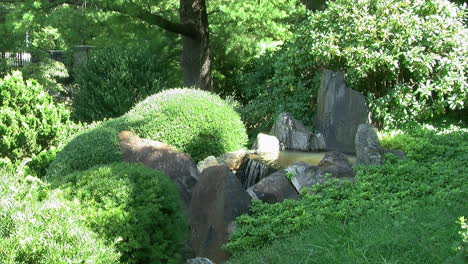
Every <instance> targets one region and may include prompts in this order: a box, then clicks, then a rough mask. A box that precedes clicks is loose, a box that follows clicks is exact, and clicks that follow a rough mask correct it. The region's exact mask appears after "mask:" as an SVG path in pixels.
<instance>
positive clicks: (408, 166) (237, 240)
mask: <svg viewBox="0 0 468 264" xmlns="http://www.w3.org/2000/svg"><path fill="white" fill-rule="evenodd" d="M382 143H383V145H384V146H385V147H390V148H397V149H402V150H404V151H405V152H406V153H407V159H406V160H399V159H397V158H396V157H395V156H392V155H387V156H386V160H385V162H384V164H383V165H381V166H360V167H357V168H356V178H355V182H354V184H350V183H346V184H340V183H338V181H328V182H326V183H325V184H322V185H316V186H314V187H313V188H312V193H313V194H303V195H302V198H301V200H298V201H286V202H283V203H279V204H273V205H270V204H264V203H255V204H254V205H253V207H252V209H251V210H252V214H251V215H243V216H241V217H239V218H238V219H237V220H236V222H237V230H236V232H235V233H234V234H233V235H232V236H231V239H230V241H229V243H228V244H227V245H226V248H227V249H228V250H229V251H230V252H231V253H233V254H234V255H242V254H243V253H244V252H247V251H251V252H253V251H256V250H257V249H258V248H261V247H263V246H265V245H269V244H271V243H272V242H273V241H278V240H279V239H280V238H283V237H287V236H290V235H291V234H298V233H302V232H306V231H307V230H316V232H318V231H317V230H321V229H322V228H317V227H322V226H326V225H327V224H329V223H338V224H336V225H335V224H331V225H335V226H337V227H338V226H339V228H346V230H349V229H354V230H355V231H353V232H358V231H356V230H358V229H359V225H357V226H356V225H355V226H351V224H353V223H359V222H360V221H363V222H365V221H366V220H365V219H370V218H373V216H372V215H374V216H375V215H376V214H377V215H378V214H383V215H384V216H385V220H386V221H387V222H389V223H391V225H399V224H401V225H404V228H401V229H400V227H398V226H397V227H391V226H390V227H388V229H387V230H397V231H398V232H400V233H398V236H403V235H404V233H408V234H410V232H409V231H408V229H410V230H412V231H411V234H412V235H415V236H416V235H417V234H418V233H419V232H421V231H420V229H418V228H416V227H414V229H411V227H412V226H413V225H414V224H415V223H414V222H412V220H411V219H412V217H413V216H412V215H414V214H415V213H416V212H418V213H417V214H416V215H417V217H418V219H424V215H423V214H422V213H423V212H424V210H426V209H427V210H429V208H432V209H434V212H437V211H440V212H442V211H444V212H452V213H437V214H434V215H433V216H434V217H433V218H427V217H426V220H425V221H421V223H420V224H421V225H422V226H423V227H424V228H425V229H427V230H428V232H429V230H431V231H430V232H432V231H434V230H438V229H440V230H439V231H440V232H439V231H437V232H436V231H434V232H433V233H431V234H432V235H431V236H429V237H425V239H423V240H418V241H413V243H414V244H415V245H413V246H414V247H416V246H417V247H419V248H423V247H425V246H427V243H428V241H432V240H434V241H445V242H447V241H449V242H447V243H449V244H444V246H443V248H442V247H440V245H438V246H436V244H434V242H431V244H432V245H434V250H433V252H439V253H441V252H443V254H442V255H441V256H434V255H433V256H432V257H434V259H437V260H439V259H440V258H443V257H447V256H449V255H451V254H452V253H453V252H450V248H451V246H452V244H451V242H450V241H452V240H453V237H451V238H446V237H438V236H441V234H444V235H446V234H454V233H456V232H454V231H453V228H456V225H455V220H456V219H457V218H458V216H459V215H457V214H463V213H466V212H467V210H468V208H467V207H466V202H465V200H466V197H467V196H468V185H467V182H466V179H465V178H466V175H468V168H467V167H466V166H465V164H466V161H467V158H468V157H467V155H466V153H467V152H468V129H467V128H463V127H459V126H454V125H448V124H445V125H444V126H443V127H434V126H430V125H426V126H422V127H418V128H412V129H407V130H405V131H404V132H403V131H390V132H387V133H384V134H383V139H382ZM432 209H431V210H432ZM382 212H383V213H382ZM429 219H431V220H429ZM441 223H444V224H441ZM348 224H349V225H348ZM375 228H377V229H378V225H376V227H375ZM366 232H369V233H372V232H375V233H376V234H377V233H378V232H380V230H375V231H372V230H367V231H366ZM389 232H390V231H389ZM321 234H322V233H317V236H320V235H321ZM379 234H380V233H379ZM322 235H326V234H322ZM298 236H299V235H298ZM341 239H343V238H342V237H336V238H330V239H327V241H328V243H331V242H330V241H335V240H336V241H341ZM368 239H369V241H368V244H366V245H370V244H372V243H375V244H379V243H381V242H379V241H380V240H379V239H381V238H379V236H377V235H376V236H375V237H371V236H369V238H368ZM370 239H375V241H371V240H370ZM344 240H346V239H344ZM313 241H316V240H313ZM348 241H349V240H348ZM445 242H444V243H445ZM311 243H312V242H311ZM336 243H338V244H340V245H343V243H342V242H333V243H331V244H336ZM344 243H348V242H346V241H345V242H344ZM356 243H357V242H356ZM405 243H406V242H405ZM409 244H410V242H408V245H409ZM366 245H364V246H363V248H365V246H366ZM389 246H390V247H391V248H394V249H395V250H399V252H398V254H400V255H402V254H407V253H408V254H410V253H409V252H410V250H409V249H404V248H402V247H398V245H397V244H391V245H389ZM437 247H439V249H437V250H435V248H437ZM347 248H348V247H347ZM348 249H350V250H358V249H359V247H357V246H356V247H354V245H350V246H349V248H348ZM317 252H318V251H317ZM352 252H353V253H356V251H352ZM376 252H377V253H378V252H382V254H384V253H383V251H379V249H378V248H377V249H376V250H375V251H374V253H372V254H377V253H376ZM424 252H425V253H424V254H426V253H430V251H424ZM385 254H386V255H382V257H384V258H386V259H387V258H388V259H392V257H393V256H391V254H392V252H391V251H388V252H387V253H385ZM411 254H415V253H414V252H412V251H411ZM424 254H419V253H418V254H415V255H414V256H415V257H414V258H413V257H411V258H408V259H406V260H405V261H399V262H402V263H407V262H414V261H409V260H414V259H415V258H421V259H429V258H426V257H423V255H424ZM434 254H438V253H434ZM365 256H366V257H367V255H365ZM372 257H378V255H375V256H374V255H373V256H372ZM289 262H295V261H289ZM323 262H324V263H329V262H331V263H334V262H341V261H338V260H336V259H335V260H334V261H331V260H330V259H328V260H327V261H325V260H323ZM351 262H353V261H351ZM370 262H373V261H370ZM395 262H396V261H395ZM435 262H437V263H440V262H439V261H435ZM276 263H280V262H276Z"/></svg>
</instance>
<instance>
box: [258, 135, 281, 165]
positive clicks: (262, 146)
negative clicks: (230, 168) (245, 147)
mask: <svg viewBox="0 0 468 264" xmlns="http://www.w3.org/2000/svg"><path fill="white" fill-rule="evenodd" d="M253 149H254V151H255V153H257V154H259V155H261V156H266V157H267V158H268V159H271V160H276V159H278V155H279V151H280V143H279V140H278V139H277V138H276V137H275V136H270V135H267V134H263V133H260V134H258V135H257V139H256V140H255V142H254V144H253Z"/></svg>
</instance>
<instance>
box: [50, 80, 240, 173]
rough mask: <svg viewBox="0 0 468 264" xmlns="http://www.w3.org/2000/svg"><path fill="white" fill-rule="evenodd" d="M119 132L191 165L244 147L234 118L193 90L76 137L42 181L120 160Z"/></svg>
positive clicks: (165, 95) (152, 100) (217, 101)
mask: <svg viewBox="0 0 468 264" xmlns="http://www.w3.org/2000/svg"><path fill="white" fill-rule="evenodd" d="M122 130H130V131H133V132H135V133H136V134H137V135H139V136H140V137H143V138H149V139H152V140H158V141H162V142H164V143H166V144H169V145H172V146H174V147H175V148H176V149H177V150H179V151H182V152H185V153H188V154H190V155H191V156H192V158H193V159H194V160H195V161H199V160H202V159H204V158H206V157H207V156H210V155H215V156H217V155H220V154H223V153H226V152H230V151H235V150H238V149H241V148H242V147H244V145H245V143H246V142H247V134H246V132H245V127H244V125H243V123H242V122H241V120H240V117H239V115H238V114H237V113H236V112H235V111H234V110H233V109H232V108H231V107H230V106H228V105H227V103H226V102H225V101H224V100H222V99H221V98H220V97H219V96H216V95H213V94H210V93H208V92H205V91H200V90H193V89H172V90H166V91H163V92H161V93H158V94H156V95H154V96H151V97H149V98H147V99H146V100H144V101H143V102H141V103H140V104H138V105H137V106H135V108H134V109H132V110H131V111H130V112H129V113H127V114H126V115H124V116H123V117H120V118H117V119H113V120H110V121H107V122H104V123H102V124H101V125H98V126H96V127H95V128H92V129H90V130H87V131H85V132H83V133H81V134H80V135H78V136H77V137H75V138H74V139H73V140H71V141H70V142H69V143H68V144H67V145H66V146H65V147H64V148H63V150H62V151H60V152H59V153H58V155H57V158H56V159H55V160H54V162H52V164H51V165H50V167H49V169H48V171H47V176H48V177H55V176H63V175H66V174H69V173H71V172H73V171H75V170H85V169H89V168H91V167H93V166H96V165H103V164H108V163H112V162H119V161H122V154H121V152H120V150H119V139H118V133H119V132H120V131H122Z"/></svg>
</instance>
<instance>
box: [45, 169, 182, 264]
mask: <svg viewBox="0 0 468 264" xmlns="http://www.w3.org/2000/svg"><path fill="white" fill-rule="evenodd" d="M52 186H54V187H60V188H61V189H62V190H63V192H64V195H65V196H66V197H68V198H69V199H71V200H73V199H78V200H79V201H80V202H81V204H82V207H83V208H84V211H85V212H86V220H85V222H86V224H87V225H88V226H89V227H91V228H92V229H93V230H94V231H95V232H97V233H98V234H99V235H101V236H102V237H104V238H106V239H107V241H109V242H112V241H117V243H116V247H117V249H118V250H119V251H120V252H121V253H122V258H121V261H122V262H123V263H180V261H181V255H180V254H179V253H180V249H181V247H182V246H183V241H184V238H185V232H186V230H187V227H186V225H185V222H184V217H183V215H182V207H181V202H180V200H179V196H178V192H177V189H176V186H175V184H174V183H172V182H171V180H170V179H169V178H168V177H167V176H166V175H164V174H163V173H161V172H159V171H155V170H152V169H148V168H145V167H144V166H143V165H139V164H129V163H114V164H111V165H104V166H100V167H94V168H92V169H89V170H87V171H80V172H75V173H72V174H69V175H67V176H64V177H59V178H54V179H53V180H52Z"/></svg>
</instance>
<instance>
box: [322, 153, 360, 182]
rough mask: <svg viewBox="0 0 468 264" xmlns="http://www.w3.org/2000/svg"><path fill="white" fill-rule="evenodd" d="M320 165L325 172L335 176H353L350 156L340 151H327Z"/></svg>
mask: <svg viewBox="0 0 468 264" xmlns="http://www.w3.org/2000/svg"><path fill="white" fill-rule="evenodd" d="M318 167H319V169H320V171H321V172H322V173H323V174H327V173H328V174H330V176H331V177H335V178H353V177H354V171H353V167H352V165H351V162H350V161H349V159H348V157H347V156H346V155H345V154H343V153H341V152H338V151H331V152H327V153H326V154H325V156H324V157H323V159H322V160H321V161H320V162H319V164H318Z"/></svg>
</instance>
